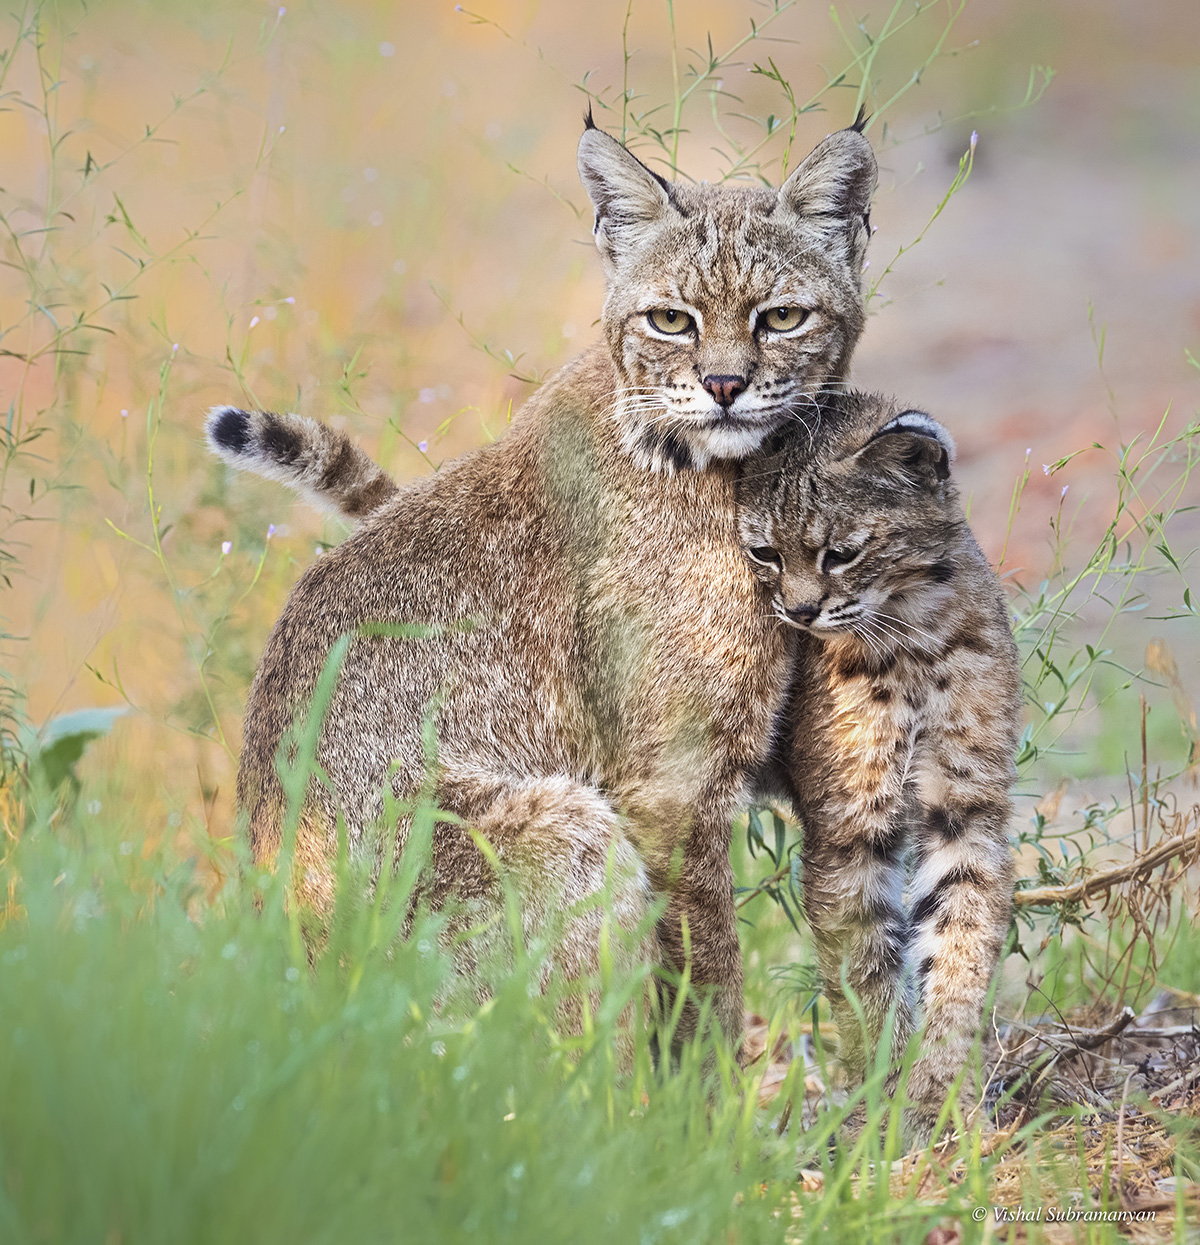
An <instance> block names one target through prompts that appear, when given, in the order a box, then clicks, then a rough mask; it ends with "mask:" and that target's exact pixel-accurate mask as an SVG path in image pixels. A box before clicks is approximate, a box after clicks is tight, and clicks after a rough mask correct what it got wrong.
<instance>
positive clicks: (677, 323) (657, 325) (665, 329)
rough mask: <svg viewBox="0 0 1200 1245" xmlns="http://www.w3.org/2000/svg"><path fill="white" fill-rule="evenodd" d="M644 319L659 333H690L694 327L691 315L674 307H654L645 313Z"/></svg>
mask: <svg viewBox="0 0 1200 1245" xmlns="http://www.w3.org/2000/svg"><path fill="white" fill-rule="evenodd" d="M646 319H647V320H649V321H650V327H651V328H654V329H657V330H658V331H659V332H660V333H672V334H679V333H690V332H691V330H692V329H693V328H695V327H696V325H695V321H693V319H692V317H691V316H689V315H688V313H687V312H686V311H680V310H679V309H678V308H676V307H656V308H655V309H654V310H653V311H648V312H647V313H646Z"/></svg>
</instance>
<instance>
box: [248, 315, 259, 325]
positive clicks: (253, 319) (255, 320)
mask: <svg viewBox="0 0 1200 1245" xmlns="http://www.w3.org/2000/svg"><path fill="white" fill-rule="evenodd" d="M257 323H258V316H251V317H250V327H251V328H253V327H254V326H255V325H256V324H257Z"/></svg>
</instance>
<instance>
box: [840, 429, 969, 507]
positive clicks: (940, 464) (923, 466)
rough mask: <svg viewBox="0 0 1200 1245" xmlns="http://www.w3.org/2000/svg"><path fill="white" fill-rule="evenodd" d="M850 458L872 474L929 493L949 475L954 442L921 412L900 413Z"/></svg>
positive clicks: (943, 430) (952, 460) (952, 459)
mask: <svg viewBox="0 0 1200 1245" xmlns="http://www.w3.org/2000/svg"><path fill="white" fill-rule="evenodd" d="M853 457H854V461H855V462H857V463H858V464H859V466H861V467H862V468H864V469H865V470H867V471H869V472H871V474H872V475H876V476H880V477H883V478H884V479H886V480H888V481H890V482H892V483H896V484H905V485H910V486H916V487H917V488H922V489H928V490H929V491H930V492H932V491H934V490H935V489H936V488H937V486H938V485H939V484H940V483H941V482H942V481H943V480H946V479H948V478H949V476H950V464H951V463H953V462H954V440H953V438H952V437H951V436H950V434H949V433H948V432H947V431H946V430H945V428H943V427H942V425H941V424H939V423H938V422H937V420H936V419H931V418H930V417H929V416H928V415H926V414H925V412H924V411H904V412H903V413H902V414H900V415H897V416H896V417H895V418H894V419H890V420H888V422H887V423H886V424H884V426H883V427H882V428H880V429H879V430H878V431H877V432H875V434H874V435H873V436H872V437H871V439H870V440H869V441H868V442H867V443H866V445H864V446H863V447H862V449H860V450H859V451H858V452H857V453H856V454H855V455H854V456H853Z"/></svg>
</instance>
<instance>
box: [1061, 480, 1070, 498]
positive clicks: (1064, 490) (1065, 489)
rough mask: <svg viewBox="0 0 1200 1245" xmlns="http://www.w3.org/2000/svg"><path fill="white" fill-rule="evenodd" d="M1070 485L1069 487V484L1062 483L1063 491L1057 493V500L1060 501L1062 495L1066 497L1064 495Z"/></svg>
mask: <svg viewBox="0 0 1200 1245" xmlns="http://www.w3.org/2000/svg"><path fill="white" fill-rule="evenodd" d="M1070 487H1071V486H1070V485H1069V484H1064V485H1063V491H1062V492H1061V493H1060V494H1059V500H1060V501H1061V500H1062V499H1063V498H1064V497H1066V495H1067V489H1069V488H1070Z"/></svg>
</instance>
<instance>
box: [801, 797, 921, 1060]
mask: <svg viewBox="0 0 1200 1245" xmlns="http://www.w3.org/2000/svg"><path fill="white" fill-rule="evenodd" d="M864 829H865V828H864V827H863V826H862V825H861V824H859V825H855V824H854V823H853V821H844V820H842V821H839V820H837V819H834V818H830V817H827V816H822V815H821V813H820V812H815V811H813V812H810V813H809V814H808V815H807V816H806V817H805V819H804V849H803V862H804V907H805V913H806V915H807V917H808V921H809V924H810V926H811V928H812V932H813V938H814V940H815V942H816V947H817V965H818V968H819V969H820V972H821V978H822V983H823V988H824V991H825V997H826V998H827V999H828V1000H829V1006H830V1010H831V1011H832V1012H833V1018H834V1022H835V1023H836V1024H837V1031H838V1057H839V1059H840V1060H841V1062H842V1064H843V1066H844V1067H845V1069H846V1072H847V1074H848V1076H849V1078H850V1080H851V1081H852V1082H855V1083H857V1082H860V1081H862V1080H863V1079H864V1077H865V1076H866V1073H867V1068H868V1064H869V1063H870V1061H871V1060H872V1059H873V1058H874V1055H875V1052H876V1051H877V1050H878V1049H879V1044H880V1042H881V1041H882V1040H883V1037H884V1034H885V1031H886V1030H887V1026H888V1024H889V1021H890V1023H891V1026H892V1030H891V1035H892V1041H891V1058H892V1061H893V1062H898V1061H899V1059H900V1057H901V1055H902V1054H903V1051H904V1048H905V1046H906V1045H907V1043H908V1039H909V1037H910V1036H911V1034H912V1024H913V1013H912V1000H911V997H910V992H909V989H908V986H907V983H906V982H905V979H904V964H905V950H906V947H907V939H908V923H907V919H906V917H905V914H904V903H903V900H904V867H903V861H902V850H903V845H904V838H905V826H904V823H903V820H902V819H901V818H899V817H896V818H894V819H893V820H890V821H885V822H883V823H882V824H879V825H876V826H875V827H873V828H872V829H873V832H872V831H871V830H868V831H866V832H865V833H864ZM851 996H853V997H851ZM856 1005H857V1006H856ZM859 1008H861V1011H862V1018H861V1019H860V1018H859V1011H858V1009H859Z"/></svg>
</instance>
